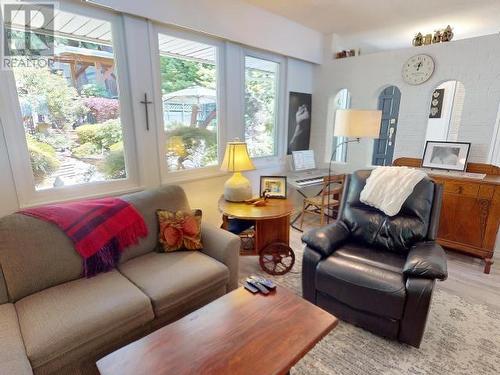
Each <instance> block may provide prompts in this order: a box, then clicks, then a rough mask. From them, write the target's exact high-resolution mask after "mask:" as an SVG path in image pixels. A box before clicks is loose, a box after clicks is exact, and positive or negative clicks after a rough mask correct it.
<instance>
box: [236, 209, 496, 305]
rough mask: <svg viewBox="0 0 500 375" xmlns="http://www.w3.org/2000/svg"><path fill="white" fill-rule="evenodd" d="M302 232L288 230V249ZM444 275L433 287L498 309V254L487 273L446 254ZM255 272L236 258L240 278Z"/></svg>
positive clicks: (252, 261)
mask: <svg viewBox="0 0 500 375" xmlns="http://www.w3.org/2000/svg"><path fill="white" fill-rule="evenodd" d="M317 220H318V219H317V218H315V217H312V216H311V218H307V219H306V221H305V222H304V231H307V230H308V229H312V228H314V227H315V224H316V222H317ZM301 235H302V233H300V232H299V231H297V230H294V229H291V230H290V246H291V247H292V249H301V248H302V246H303V245H302V242H301V240H300V237H301ZM447 255H448V273H449V277H448V279H447V280H446V281H443V282H438V283H437V288H440V289H443V290H446V291H448V292H451V293H452V294H456V295H458V296H460V297H462V298H464V299H466V300H467V301H469V302H471V303H480V304H487V305H490V306H492V307H494V308H495V309H498V310H500V259H499V255H500V254H497V257H496V259H495V263H494V264H493V266H492V268H491V273H490V274H489V275H486V274H484V273H483V267H484V264H483V262H482V261H481V260H480V259H477V258H473V257H470V256H467V255H464V254H461V253H458V252H455V251H447ZM257 270H259V262H258V259H257V257H253V256H246V257H240V273H241V275H250V274H252V273H255V272H256V271H257Z"/></svg>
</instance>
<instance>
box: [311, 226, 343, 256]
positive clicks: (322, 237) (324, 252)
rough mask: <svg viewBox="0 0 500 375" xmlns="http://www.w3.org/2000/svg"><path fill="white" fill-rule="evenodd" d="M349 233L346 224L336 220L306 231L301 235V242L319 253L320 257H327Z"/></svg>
mask: <svg viewBox="0 0 500 375" xmlns="http://www.w3.org/2000/svg"><path fill="white" fill-rule="evenodd" d="M350 234H351V231H350V230H349V228H348V227H347V225H346V224H345V223H344V222H343V221H341V220H337V221H336V222H335V223H333V224H330V225H327V226H325V227H322V228H318V229H313V230H311V231H309V232H307V233H306V234H304V235H303V236H302V242H304V243H305V244H306V245H307V246H308V247H309V248H310V249H312V250H314V251H316V252H317V253H319V254H320V255H321V257H322V258H327V257H328V256H330V255H331V254H332V253H333V252H334V251H335V250H336V249H338V248H339V247H340V245H342V244H343V243H344V242H345V240H346V239H347V238H349V236H350Z"/></svg>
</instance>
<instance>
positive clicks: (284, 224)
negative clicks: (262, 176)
mask: <svg viewBox="0 0 500 375" xmlns="http://www.w3.org/2000/svg"><path fill="white" fill-rule="evenodd" d="M219 210H220V212H221V213H222V228H224V229H227V228H228V221H229V219H230V218H236V219H243V220H251V221H253V222H254V223H255V224H254V233H253V235H254V246H253V249H251V250H250V251H244V252H242V255H258V256H259V263H260V266H261V267H262V270H264V271H265V272H267V273H269V274H271V275H283V274H285V273H287V272H288V271H290V270H291V269H292V267H293V265H294V263H295V254H294V252H293V250H292V248H291V247H290V215H291V214H292V212H293V210H294V207H293V204H292V202H291V201H290V200H289V199H268V200H267V204H266V205H265V206H262V207H256V206H253V205H251V204H246V203H235V202H228V201H226V200H225V199H224V197H221V198H220V199H219Z"/></svg>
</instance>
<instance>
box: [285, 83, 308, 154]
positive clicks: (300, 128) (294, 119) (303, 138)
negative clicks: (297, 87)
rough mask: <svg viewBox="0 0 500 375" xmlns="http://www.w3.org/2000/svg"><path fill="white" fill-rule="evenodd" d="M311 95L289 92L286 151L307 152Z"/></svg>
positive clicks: (288, 152) (290, 152) (289, 152)
mask: <svg viewBox="0 0 500 375" xmlns="http://www.w3.org/2000/svg"><path fill="white" fill-rule="evenodd" d="M311 104H312V96H311V94H304V93H300V92H290V100H289V106H288V151H287V154H288V155H291V154H292V151H301V150H309V138H310V136H311Z"/></svg>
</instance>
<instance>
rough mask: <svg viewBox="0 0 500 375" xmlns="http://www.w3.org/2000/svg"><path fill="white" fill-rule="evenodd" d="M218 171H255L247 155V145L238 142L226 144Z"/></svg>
mask: <svg viewBox="0 0 500 375" xmlns="http://www.w3.org/2000/svg"><path fill="white" fill-rule="evenodd" d="M220 169H221V171H224V172H242V171H251V170H253V169H255V166H254V165H253V163H252V159H250V155H248V150H247V144H246V143H245V142H238V141H234V142H228V143H227V146H226V153H225V154H224V160H223V161H222V165H221V167H220Z"/></svg>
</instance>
